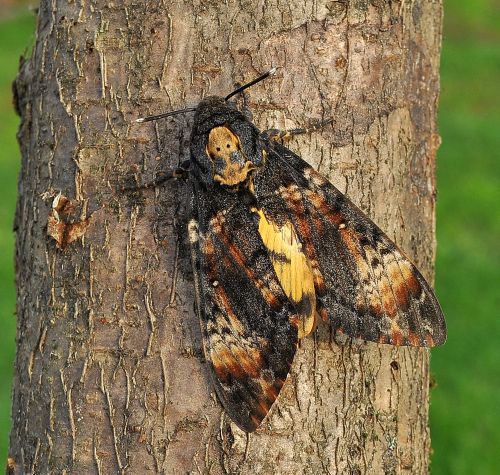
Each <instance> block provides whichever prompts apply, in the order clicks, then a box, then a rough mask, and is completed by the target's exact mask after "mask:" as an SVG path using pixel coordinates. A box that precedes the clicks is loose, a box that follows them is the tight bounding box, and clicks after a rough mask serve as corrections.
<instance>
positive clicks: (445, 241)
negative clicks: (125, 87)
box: [0, 0, 500, 475]
mask: <svg viewBox="0 0 500 475" xmlns="http://www.w3.org/2000/svg"><path fill="white" fill-rule="evenodd" d="M34 25H35V20H34V15H33V14H32V13H31V12H29V11H28V10H27V9H23V10H18V11H17V12H14V13H13V12H12V11H11V12H10V13H9V17H5V15H4V17H3V18H0V44H2V48H1V49H0V107H1V110H2V111H3V117H2V120H1V121H0V143H1V144H2V147H1V149H0V248H1V249H2V252H1V253H0V318H1V322H2V344H1V345H0V377H1V380H2V381H3V384H2V385H0V461H2V460H5V459H6V456H7V447H8V433H9V427H10V420H9V419H10V389H11V383H10V382H11V378H12V363H13V360H14V348H15V328H16V324H15V318H14V316H13V314H14V308H15V294H14V283H13V257H12V256H13V250H12V249H13V244H14V240H13V234H12V222H13V215H14V209H15V200H16V184H17V174H18V170H19V164H20V158H19V148H18V145H17V143H16V139H15V136H16V129H17V125H18V118H17V117H16V116H15V114H14V111H13V108H12V105H11V104H12V99H11V83H12V80H13V78H14V76H15V74H16V71H17V68H18V62H19V56H20V54H23V52H26V51H28V50H29V48H30V45H32V44H33V29H34ZM499 26H500V8H498V7H495V5H494V2H493V0H475V1H474V2H469V1H467V0H460V1H454V2H449V3H448V2H447V4H446V5H445V30H444V32H445V33H444V44H443V54H442V66H441V73H442V76H441V77H442V82H441V101H440V114H439V127H440V133H441V135H442V138H443V145H442V146H441V148H440V150H439V152H438V190H439V194H438V206H437V237H438V257H437V264H436V289H437V293H438V295H439V297H440V300H441V303H442V306H443V308H444V311H445V314H446V316H447V319H448V325H449V338H448V342H447V343H446V345H445V346H444V347H443V348H439V349H436V350H434V351H433V355H432V372H433V373H434V375H435V378H436V380H437V382H438V385H437V388H435V389H433V391H432V399H431V431H432V440H433V443H432V445H433V449H434V455H433V458H432V466H431V473H432V474H434V475H462V474H463V475H469V474H471V473H473V474H475V475H490V474H492V473H498V470H499V469H498V467H499V466H500V449H499V448H500V396H499V395H500V377H499V372H498V359H499V358H500V345H499V344H498V341H497V338H498V336H499V335H500V318H498V317H500V314H499V309H500V292H499V290H498V285H499V282H500V104H499V97H500V95H499V84H500V48H499V44H500V28H499ZM0 464H1V462H0Z"/></svg>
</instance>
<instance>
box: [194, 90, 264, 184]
mask: <svg viewBox="0 0 500 475" xmlns="http://www.w3.org/2000/svg"><path fill="white" fill-rule="evenodd" d="M264 156H265V150H264V145H263V142H262V139H261V136H260V132H259V130H258V129H257V128H256V127H255V126H254V125H253V124H252V122H250V121H249V120H248V118H247V117H245V115H244V114H243V113H242V112H241V111H239V110H238V109H237V108H236V106H235V105H234V104H233V103H231V102H228V101H225V100H224V99H222V98H219V97H208V98H206V99H204V100H203V101H202V102H201V103H200V105H199V106H198V109H197V111H196V114H195V118H194V124H193V133H192V136H191V159H192V162H193V171H194V176H195V178H196V179H197V180H198V181H200V182H202V183H203V184H204V185H205V186H208V187H212V186H223V187H224V188H226V189H228V191H231V190H235V189H241V188H242V187H250V188H251V186H252V185H251V182H252V176H253V174H254V173H255V172H256V171H257V170H258V169H259V168H260V167H261V166H262V165H263V164H264Z"/></svg>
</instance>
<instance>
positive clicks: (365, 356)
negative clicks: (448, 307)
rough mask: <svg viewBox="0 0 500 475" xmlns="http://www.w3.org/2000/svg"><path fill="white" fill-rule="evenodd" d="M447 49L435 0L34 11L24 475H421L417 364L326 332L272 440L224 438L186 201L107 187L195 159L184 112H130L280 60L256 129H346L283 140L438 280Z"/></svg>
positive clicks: (298, 367) (422, 419)
mask: <svg viewBox="0 0 500 475" xmlns="http://www.w3.org/2000/svg"><path fill="white" fill-rule="evenodd" d="M440 41H441V2H440V1H439V0H437V1H431V0H426V1H421V2H413V1H410V2H408V1H399V2H398V1H371V2H367V1H365V0H357V1H352V2H347V1H321V0H318V1H312V0H305V1H304V0H301V1H297V0H289V1H287V2H281V1H276V0H271V1H265V2H248V1H247V0H240V1H229V2H226V3H222V2H219V1H204V0H203V1H200V0H193V1H189V2H174V1H158V2H135V1H132V0H124V1H122V2H107V1H106V2H104V1H101V0H94V1H88V0H81V1H78V2H65V1H63V0H51V1H48V0H42V2H41V5H40V10H39V19H38V27H37V40H36V45H35V48H34V52H33V55H32V57H31V58H30V59H28V60H26V61H25V62H24V63H23V65H22V66H21V70H20V73H19V76H18V78H17V81H16V88H15V89H16V101H17V107H18V110H19V111H20V114H21V117H22V122H21V127H20V130H19V141H20V146H21V150H22V157H23V158H22V160H23V163H22V172H21V176H20V187H19V190H20V194H19V201H18V209H17V217H16V230H17V249H16V265H17V285H18V300H17V315H18V331H17V359H16V367H15V379H14V389H13V409H12V418H13V427H12V432H11V442H10V464H11V470H12V471H13V473H54V474H56V473H57V474H59V473H68V474H69V473H78V474H86V473H96V474H113V473H123V474H142V473H165V474H185V473H211V474H224V473H242V474H258V473H263V474H264V473H265V474H269V473H273V474H285V473H286V474H303V473H307V474H323V473H324V474H334V473H341V474H365V473H370V474H374V473H375V474H379V473H387V474H391V473H407V474H410V473H411V474H423V473H427V471H428V464H429V451H430V436H429V431H428V424H427V419H428V396H429V390H428V388H429V375H428V372H429V353H428V351H427V350H424V349H406V348H403V349H397V348H392V347H389V346H380V345H376V344H373V343H364V342H359V341H335V340H334V339H332V338H331V335H329V333H328V332H327V331H324V330H323V331H320V332H318V333H316V334H315V335H314V336H313V337H310V338H307V339H305V340H304V341H303V342H302V344H301V346H300V348H299V350H298V352H297V355H296V359H295V361H294V365H293V369H292V373H291V375H290V377H289V379H288V381H287V383H286V384H285V386H284V388H283V390H282V393H281V395H280V397H279V399H278V401H277V403H276V404H275V406H274V407H273V409H272V411H271V413H270V415H269V417H268V418H267V419H266V420H265V421H264V423H263V425H262V427H261V428H259V430H258V431H257V432H256V433H254V434H251V435H250V436H249V437H248V438H247V436H246V435H245V434H244V433H243V432H242V431H240V430H239V429H238V428H237V427H236V426H235V425H234V424H231V423H230V421H229V420H228V418H227V417H225V416H224V414H223V413H222V412H221V407H220V405H219V403H218V401H217V399H216V397H215V396H214V394H213V389H212V387H211V384H210V381H209V379H208V377H207V372H206V369H205V366H204V362H203V358H202V352H201V342H200V332H199V323H198V321H197V317H196V316H195V313H194V308H193V305H194V303H193V302H194V295H193V285H192V277H191V274H190V264H189V259H188V252H187V249H186V242H187V240H186V239H185V235H184V224H185V223H184V220H183V218H182V215H183V209H184V204H183V203H184V202H185V197H186V193H185V191H184V187H183V185H182V183H169V184H168V185H167V186H164V187H162V188H159V189H156V190H152V191H145V192H142V193H138V194H128V195H127V194H123V193H119V192H116V190H115V188H116V186H115V185H116V183H117V182H118V181H119V179H121V178H123V177H125V176H127V175H130V174H131V173H135V174H136V175H138V176H140V177H141V180H143V181H148V179H151V178H152V177H153V176H154V174H155V172H157V171H159V170H162V169H165V168H169V167H172V166H175V165H176V164H177V163H179V162H180V161H183V160H185V159H187V158H188V151H187V144H188V141H189V126H190V122H189V118H186V119H183V118H182V117H181V118H176V119H175V120H173V119H170V120H166V121H161V122H157V123H156V124H154V125H151V124H148V125H140V124H135V123H134V122H133V120H134V119H135V118H137V117H139V116H141V115H146V114H149V113H158V112H163V111H167V110H172V109H177V108H182V107H185V106H193V105H195V104H196V103H197V102H198V101H199V100H200V98H201V97H202V96H203V95H207V94H219V95H222V94H225V93H227V92H229V91H230V90H231V89H232V88H233V86H234V83H235V82H237V81H238V82H243V81H245V80H250V79H253V78H254V77H255V76H256V75H257V74H258V73H261V72H263V71H265V70H266V69H268V68H269V67H271V66H276V67H278V68H279V69H278V73H277V74H276V76H274V77H273V78H271V79H269V80H267V81H266V82H264V83H262V84H259V85H258V86H255V87H254V88H252V89H251V90H250V91H249V94H250V105H251V108H252V110H253V113H254V122H255V123H256V124H257V125H258V126H259V127H260V128H261V129H264V128H268V127H276V128H290V127H297V126H299V127H300V126H304V125H307V124H308V123H309V121H310V120H311V119H326V118H329V117H334V119H335V123H334V126H333V127H330V128H327V129H325V130H323V131H322V132H320V133H315V134H312V135H308V136H303V137H300V138H298V139H296V140H293V141H292V142H290V143H289V144H288V146H289V147H290V148H291V149H292V150H294V151H296V152H297V153H299V154H300V155H301V156H302V157H304V158H305V159H306V160H308V161H309V162H310V163H311V164H312V165H314V166H315V167H316V168H317V169H319V170H320V172H322V173H323V174H325V175H326V176H327V177H329V179H330V180H331V181H332V183H334V184H335V185H336V186H337V187H338V188H339V189H340V190H341V191H342V192H345V193H346V194H347V195H348V196H349V197H350V198H351V199H352V200H353V201H354V202H355V203H356V204H358V205H359V206H360V207H361V208H362V209H363V210H364V211H365V212H366V213H367V214H368V215H369V216H370V217H371V218H372V219H373V220H374V221H375V222H376V223H377V224H379V225H380V226H381V227H382V229H384V230H385V231H386V232H387V233H388V235H389V236H390V237H391V238H393V239H395V241H396V242H397V243H398V244H399V245H400V246H401V247H402V248H403V249H404V250H405V251H406V252H407V253H408V254H409V255H410V256H411V257H412V258H413V259H414V261H415V262H416V263H417V265H418V266H419V267H420V268H421V269H422V271H423V273H424V274H425V275H426V277H427V278H431V277H432V265H433V260H434V247H435V246H434V201H435V183H434V162H435V153H436V148H437V146H438V144H439V136H438V134H437V132H436V103H437V97H438V90H439V81H438V67H439V52H440ZM59 193H61V194H62V195H64V196H66V197H67V198H68V199H69V200H70V201H71V216H70V218H68V219H70V220H72V221H74V222H76V223H79V222H80V223H81V222H85V223H87V224H88V226H87V224H86V225H85V226H84V227H82V230H81V232H80V234H81V236H80V234H79V235H78V236H77V237H78V238H77V239H76V240H75V241H74V242H72V243H70V244H68V245H67V246H66V247H65V248H64V249H59V248H58V247H57V246H56V241H55V240H54V239H53V238H52V237H50V236H48V234H47V222H48V220H49V216H50V215H51V213H53V211H51V207H52V205H53V203H54V198H56V197H57V195H58V194H59ZM87 219H88V222H87V221H86V220H87Z"/></svg>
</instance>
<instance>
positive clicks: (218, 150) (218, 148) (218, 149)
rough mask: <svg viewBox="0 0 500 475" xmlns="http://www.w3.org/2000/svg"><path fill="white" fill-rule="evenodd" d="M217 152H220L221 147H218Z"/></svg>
mask: <svg viewBox="0 0 500 475" xmlns="http://www.w3.org/2000/svg"><path fill="white" fill-rule="evenodd" d="M228 147H229V145H228ZM217 152H220V147H217Z"/></svg>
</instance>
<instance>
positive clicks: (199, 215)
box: [189, 184, 298, 432]
mask: <svg viewBox="0 0 500 475" xmlns="http://www.w3.org/2000/svg"><path fill="white" fill-rule="evenodd" d="M194 198H195V204H194V212H195V214H194V217H193V219H192V221H191V223H190V231H189V234H190V240H191V248H192V255H193V268H194V269H195V274H196V287H197V308H198V312H199V316H200V320H201V323H202V333H203V341H204V351H205V356H206V359H207V362H208V364H209V365H210V367H211V369H212V373H213V376H214V378H213V379H214V385H215V388H216V391H217V394H218V396H219V398H220V400H221V402H222V403H223V405H224V408H225V410H226V412H227V413H228V415H229V416H230V417H231V419H232V420H233V421H234V422H236V424H237V425H238V426H239V427H240V428H242V429H243V430H245V431H247V432H252V431H253V430H255V429H256V427H257V426H258V425H259V424H260V423H261V421H262V419H264V417H265V416H266V414H267V413H268V411H269V409H270V407H271V406H272V404H273V402H274V401H275V399H276V398H277V396H278V394H279V392H280V390H281V387H282V385H283V383H284V381H285V379H286V378H287V375H288V372H289V370H290V366H291V364H292V360H293V357H294V354H295V350H296V346H297V324H296V322H297V320H298V318H297V312H296V309H295V307H294V305H293V304H292V303H291V302H290V300H289V299H288V298H287V296H286V295H285V293H284V292H283V290H282V288H281V286H280V284H279V281H278V279H277V278H276V275H275V273H274V268H273V264H272V262H271V259H270V256H269V253H268V250H267V249H266V247H265V245H264V244H263V242H262V239H261V238H260V236H259V233H258V228H257V224H256V221H255V220H254V219H253V218H252V214H251V213H249V211H248V208H247V207H246V206H245V205H244V204H243V203H242V202H241V201H240V200H239V198H238V196H236V195H231V194H228V193H227V192H223V191H220V190H219V191H217V190H212V191H210V192H209V193H208V192H207V191H204V190H201V189H200V188H198V187H197V186H196V184H195V191H194Z"/></svg>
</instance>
